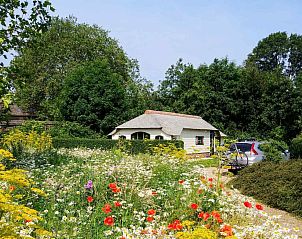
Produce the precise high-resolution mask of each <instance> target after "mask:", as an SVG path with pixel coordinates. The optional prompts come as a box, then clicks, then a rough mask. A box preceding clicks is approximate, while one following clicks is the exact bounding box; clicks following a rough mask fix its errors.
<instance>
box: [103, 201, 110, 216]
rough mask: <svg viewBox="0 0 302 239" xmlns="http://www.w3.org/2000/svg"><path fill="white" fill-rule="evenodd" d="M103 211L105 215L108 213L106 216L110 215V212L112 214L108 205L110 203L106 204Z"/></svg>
mask: <svg viewBox="0 0 302 239" xmlns="http://www.w3.org/2000/svg"><path fill="white" fill-rule="evenodd" d="M102 211H103V212H104V213H106V214H108V213H110V212H111V205H110V204H108V203H106V204H105V205H104V207H103V208H102Z"/></svg>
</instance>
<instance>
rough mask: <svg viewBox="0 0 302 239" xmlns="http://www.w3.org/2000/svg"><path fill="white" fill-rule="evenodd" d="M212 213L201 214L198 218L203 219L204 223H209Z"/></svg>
mask: <svg viewBox="0 0 302 239" xmlns="http://www.w3.org/2000/svg"><path fill="white" fill-rule="evenodd" d="M210 216H211V215H210V213H208V212H200V213H199V214H198V218H202V219H203V220H204V221H207V220H208V219H209V218H210Z"/></svg>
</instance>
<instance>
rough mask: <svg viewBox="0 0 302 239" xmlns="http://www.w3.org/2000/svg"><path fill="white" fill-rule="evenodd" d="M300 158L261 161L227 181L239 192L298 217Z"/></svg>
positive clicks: (301, 185) (301, 177)
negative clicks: (281, 160) (275, 161)
mask: <svg viewBox="0 0 302 239" xmlns="http://www.w3.org/2000/svg"><path fill="white" fill-rule="evenodd" d="M301 172H302V160H289V161H283V162H280V163H273V162H261V163H257V164H254V165H252V166H249V167H247V168H245V169H244V170H242V171H241V172H240V173H239V175H238V176H237V177H236V178H235V179H233V180H232V181H231V182H230V183H229V184H231V185H233V186H234V187H235V188H237V189H239V190H240V191H241V192H242V193H243V194H246V195H248V196H252V197H254V198H255V199H258V200H261V201H262V202H263V203H265V204H267V205H269V206H271V207H274V208H278V209H281V210H285V211H287V212H291V213H294V214H296V215H298V216H300V217H302V200H301V199H302V173H301Z"/></svg>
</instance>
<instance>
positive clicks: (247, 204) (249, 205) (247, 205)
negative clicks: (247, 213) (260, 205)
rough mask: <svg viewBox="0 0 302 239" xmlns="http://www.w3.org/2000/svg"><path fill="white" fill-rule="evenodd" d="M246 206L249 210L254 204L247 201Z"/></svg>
mask: <svg viewBox="0 0 302 239" xmlns="http://www.w3.org/2000/svg"><path fill="white" fill-rule="evenodd" d="M243 204H244V206H246V207H247V208H251V207H252V204H251V203H250V202H248V201H245V202H244V203H243Z"/></svg>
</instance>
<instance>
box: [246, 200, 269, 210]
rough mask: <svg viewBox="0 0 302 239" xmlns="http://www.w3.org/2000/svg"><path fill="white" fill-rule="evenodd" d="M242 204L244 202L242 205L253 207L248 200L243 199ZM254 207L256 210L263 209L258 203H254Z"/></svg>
mask: <svg viewBox="0 0 302 239" xmlns="http://www.w3.org/2000/svg"><path fill="white" fill-rule="evenodd" d="M243 204H244V206H246V207H247V208H252V207H253V206H252V204H251V203H250V202H248V201H245V202H244V203H243ZM255 208H256V209H257V210H263V209H264V208H263V206H262V205H261V204H259V203H256V205H255Z"/></svg>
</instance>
